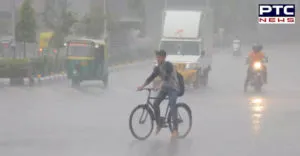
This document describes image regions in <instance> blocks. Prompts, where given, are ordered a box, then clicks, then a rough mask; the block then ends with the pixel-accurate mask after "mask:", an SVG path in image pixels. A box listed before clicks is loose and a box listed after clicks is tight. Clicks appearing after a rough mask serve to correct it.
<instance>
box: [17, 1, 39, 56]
mask: <svg viewBox="0 0 300 156" xmlns="http://www.w3.org/2000/svg"><path fill="white" fill-rule="evenodd" d="M36 27H37V26H36V20H35V11H34V9H33V7H32V2H31V0H25V1H24V2H23V4H22V6H21V9H20V20H19V21H18V23H17V25H16V41H18V42H23V43H24V58H25V57H26V43H33V42H36Z"/></svg>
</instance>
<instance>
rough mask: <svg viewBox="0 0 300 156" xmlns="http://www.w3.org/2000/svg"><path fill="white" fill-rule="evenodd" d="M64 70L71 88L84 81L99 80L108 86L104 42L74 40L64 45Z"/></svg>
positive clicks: (105, 45)
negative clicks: (65, 58) (65, 55)
mask: <svg viewBox="0 0 300 156" xmlns="http://www.w3.org/2000/svg"><path fill="white" fill-rule="evenodd" d="M65 46H66V50H67V62H66V66H65V67H66V70H67V76H68V79H70V80H71V81H72V86H79V85H80V83H81V82H82V81H85V80H101V81H102V82H103V84H104V87H107V85H108V77H109V71H108V52H107V44H106V42H105V40H94V39H85V38H84V39H74V40H69V41H68V42H66V43H65Z"/></svg>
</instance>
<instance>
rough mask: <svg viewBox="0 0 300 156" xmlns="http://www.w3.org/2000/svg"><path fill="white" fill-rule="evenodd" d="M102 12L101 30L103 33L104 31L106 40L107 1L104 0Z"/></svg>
mask: <svg viewBox="0 0 300 156" xmlns="http://www.w3.org/2000/svg"><path fill="white" fill-rule="evenodd" d="M103 14H104V17H105V18H104V30H103V33H104V39H105V40H106V39H107V37H108V36H107V20H108V19H107V18H108V17H107V16H108V14H107V3H106V0H103Z"/></svg>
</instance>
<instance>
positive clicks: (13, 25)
mask: <svg viewBox="0 0 300 156" xmlns="http://www.w3.org/2000/svg"><path fill="white" fill-rule="evenodd" d="M10 1H11V32H12V43H11V49H12V52H13V58H16V15H15V14H16V1H15V0H10Z"/></svg>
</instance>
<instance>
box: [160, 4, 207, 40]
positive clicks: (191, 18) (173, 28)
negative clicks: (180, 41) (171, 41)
mask: <svg viewBox="0 0 300 156" xmlns="http://www.w3.org/2000/svg"><path fill="white" fill-rule="evenodd" d="M201 15H202V12H201V11H181V10H172V11H171V10H170V11H165V18H164V25H163V37H167V38H189V39H196V38H198V37H199V29H200V21H201Z"/></svg>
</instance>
